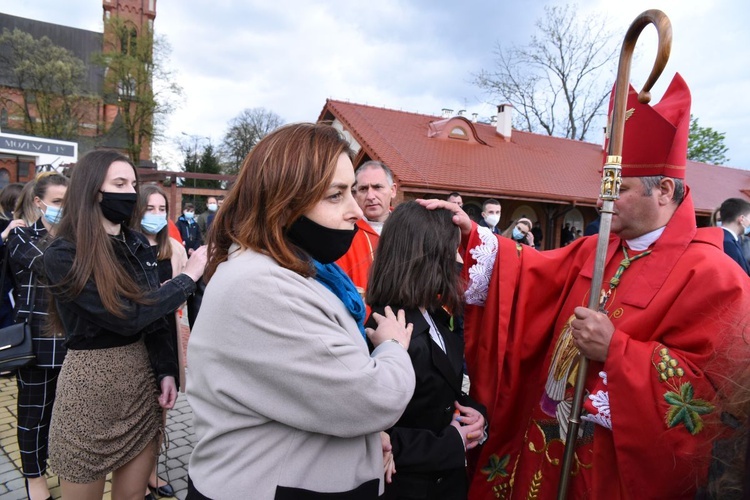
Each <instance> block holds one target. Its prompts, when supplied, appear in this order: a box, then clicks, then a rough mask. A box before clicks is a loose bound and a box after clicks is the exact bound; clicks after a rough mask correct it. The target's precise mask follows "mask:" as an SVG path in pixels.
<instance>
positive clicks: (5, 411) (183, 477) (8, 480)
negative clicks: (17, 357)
mask: <svg viewBox="0 0 750 500" xmlns="http://www.w3.org/2000/svg"><path fill="white" fill-rule="evenodd" d="M16 396H17V390H16V379H15V377H9V376H2V377H0V448H1V450H0V500H21V499H24V498H26V489H25V487H24V481H23V476H22V475H21V470H20V460H19V453H18V442H17V439H16V401H17V399H16ZM167 433H168V437H169V448H168V449H167V451H166V453H163V454H162V455H161V457H160V459H159V475H160V476H161V477H162V478H164V479H167V476H168V477H169V482H170V483H171V484H172V486H173V487H174V489H175V491H176V493H177V495H176V498H179V499H181V500H182V499H184V498H185V495H186V494H187V466H188V460H189V459H190V453H191V452H192V451H193V444H194V442H195V437H194V435H193V411H192V409H191V408H190V405H188V402H187V397H186V396H185V394H183V393H180V394H179V396H178V398H177V403H176V404H175V407H174V408H173V409H172V410H169V412H168V413H167ZM53 472H54V471H48V473H49V474H50V475H49V478H48V480H47V482H48V484H49V487H50V493H51V494H52V497H53V498H55V499H57V498H60V496H61V494H60V485H59V482H58V479H57V476H56V475H54V474H52V473H53ZM110 488H111V484H110V481H109V478H108V479H107V485H106V486H105V489H104V497H103V498H104V499H106V500H110V498H111V496H110Z"/></svg>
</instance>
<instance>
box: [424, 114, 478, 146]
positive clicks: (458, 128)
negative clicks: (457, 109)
mask: <svg viewBox="0 0 750 500" xmlns="http://www.w3.org/2000/svg"><path fill="white" fill-rule="evenodd" d="M427 137H430V138H435V139H442V140H446V141H449V140H451V139H459V140H461V141H465V142H466V143H468V144H485V145H486V144H487V143H486V142H484V141H483V140H482V139H480V138H479V136H478V135H477V130H476V127H475V126H474V124H473V123H471V122H470V121H469V120H467V119H466V118H465V117H463V116H454V117H451V118H443V119H442V120H436V121H433V122H429V123H428V124H427Z"/></svg>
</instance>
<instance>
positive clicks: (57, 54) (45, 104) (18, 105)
mask: <svg viewBox="0 0 750 500" xmlns="http://www.w3.org/2000/svg"><path fill="white" fill-rule="evenodd" d="M0 62H2V63H3V65H4V66H6V68H8V69H9V73H10V77H11V78H10V79H11V81H12V82H13V86H14V87H16V88H17V89H18V90H19V91H20V93H21V95H22V99H20V100H18V101H17V100H14V99H13V98H12V97H10V98H8V97H0V103H2V104H3V105H4V106H5V107H6V108H8V109H10V110H11V111H15V112H17V113H19V114H20V115H21V116H22V117H23V120H22V123H23V131H24V133H26V134H30V135H37V136H41V137H50V138H55V139H71V138H73V137H75V136H76V135H78V129H79V127H80V125H81V123H82V121H83V120H84V114H85V111H86V108H87V106H88V105H89V103H88V100H89V99H91V97H90V96H89V97H87V96H86V95H84V90H83V80H84V76H85V74H86V66H85V64H84V63H83V61H82V60H80V59H79V58H77V57H76V56H75V55H74V54H73V53H72V52H71V51H69V50H67V49H65V48H63V47H60V46H57V45H55V44H54V43H52V41H51V40H50V39H49V38H47V37H46V36H43V37H41V38H39V39H35V38H34V37H33V36H31V35H30V34H28V33H25V32H23V31H21V30H19V29H14V30H13V31H10V30H8V29H7V28H6V29H4V30H3V33H2V35H0Z"/></svg>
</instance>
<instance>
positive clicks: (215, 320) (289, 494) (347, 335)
mask: <svg viewBox="0 0 750 500" xmlns="http://www.w3.org/2000/svg"><path fill="white" fill-rule="evenodd" d="M350 155H351V150H350V149H349V146H348V144H347V142H346V141H345V139H344V138H343V137H342V136H341V135H340V134H339V132H338V131H337V130H336V129H334V128H333V127H331V126H329V125H322V124H317V125H314V124H305V123H301V124H293V125H287V126H284V127H281V128H279V129H277V130H275V131H274V132H272V133H270V134H269V135H267V136H266V137H265V138H263V139H262V140H261V141H260V142H259V143H258V144H257V145H256V146H255V147H254V148H253V150H252V151H251V152H250V153H249V154H248V156H247V158H245V161H244V162H243V165H242V169H241V171H240V174H239V176H238V178H237V181H236V183H235V185H234V186H233V188H232V190H231V191H230V193H229V195H228V196H227V198H226V201H225V202H224V205H223V206H222V208H221V210H219V211H218V213H217V214H216V218H215V219H214V222H213V225H212V226H211V232H210V234H209V243H208V248H209V250H208V252H209V262H208V266H207V267H206V277H207V279H208V280H209V281H208V285H207V287H206V291H205V294H204V296H203V304H202V305H201V312H200V314H199V315H198V319H197V321H196V323H195V327H194V328H193V330H192V333H191V338H190V344H189V346H188V357H189V359H190V370H189V371H188V375H187V376H188V386H189V387H190V391H189V393H188V399H189V401H190V406H191V407H192V408H193V425H194V427H195V434H196V437H197V443H196V445H195V448H194V450H193V454H192V456H191V457H190V466H189V468H190V477H189V479H188V496H187V498H189V499H205V498H250V497H252V498H256V499H260V500H264V499H304V498H329V495H333V494H335V498H337V499H352V500H353V499H357V500H359V499H375V498H377V497H378V495H379V493H380V492H382V484H381V481H382V478H383V467H384V458H383V451H384V446H383V444H382V443H381V438H380V436H379V431H381V430H383V429H386V428H388V427H390V426H391V425H393V423H394V422H396V420H397V419H398V417H399V415H401V412H402V411H403V409H404V407H405V406H406V403H407V401H408V400H409V398H410V397H411V394H412V391H413V389H414V372H413V370H412V368H411V363H410V361H409V356H408V354H407V353H406V348H407V347H408V345H409V338H410V335H411V326H410V325H407V324H406V323H405V321H404V317H403V313H402V312H401V311H399V313H398V315H396V314H394V313H393V312H392V311H391V310H390V309H387V310H386V311H385V314H384V315H383V316H376V322H377V327H376V328H374V329H370V330H368V331H367V332H365V329H364V325H363V323H364V314H365V307H364V304H363V303H362V299H361V298H360V296H359V294H358V293H357V290H356V288H355V287H354V284H353V283H352V282H351V280H350V279H349V277H348V276H346V274H344V272H343V271H342V270H341V269H340V268H339V267H338V266H337V265H336V264H335V263H334V262H335V260H336V259H338V258H339V257H341V256H342V255H343V254H344V253H345V252H346V251H347V249H348V248H349V245H350V244H351V241H352V238H353V237H354V234H355V232H356V226H355V223H356V222H357V220H358V219H359V218H360V217H362V211H361V210H360V208H359V206H358V205H357V203H356V201H355V200H354V197H353V196H352V192H351V190H352V186H353V184H354V169H353V167H352V162H351V158H350ZM366 335H367V337H369V339H370V341H371V342H372V343H373V344H374V345H375V346H376V348H375V350H374V351H373V353H372V355H370V354H369V352H368V349H367V343H366V342H365V336H366Z"/></svg>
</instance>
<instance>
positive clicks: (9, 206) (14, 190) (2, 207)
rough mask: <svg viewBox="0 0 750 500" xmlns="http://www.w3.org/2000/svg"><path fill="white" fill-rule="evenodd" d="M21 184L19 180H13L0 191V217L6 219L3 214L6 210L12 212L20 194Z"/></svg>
mask: <svg viewBox="0 0 750 500" xmlns="http://www.w3.org/2000/svg"><path fill="white" fill-rule="evenodd" d="M22 189H23V184H21V183H20V182H13V183H11V184H8V185H7V186H5V187H4V188H3V190H2V191H0V218H2V219H5V220H8V217H7V216H6V215H5V214H6V213H7V212H12V211H13V210H14V209H15V208H16V200H17V199H18V196H19V195H20V194H21V190H22Z"/></svg>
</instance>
